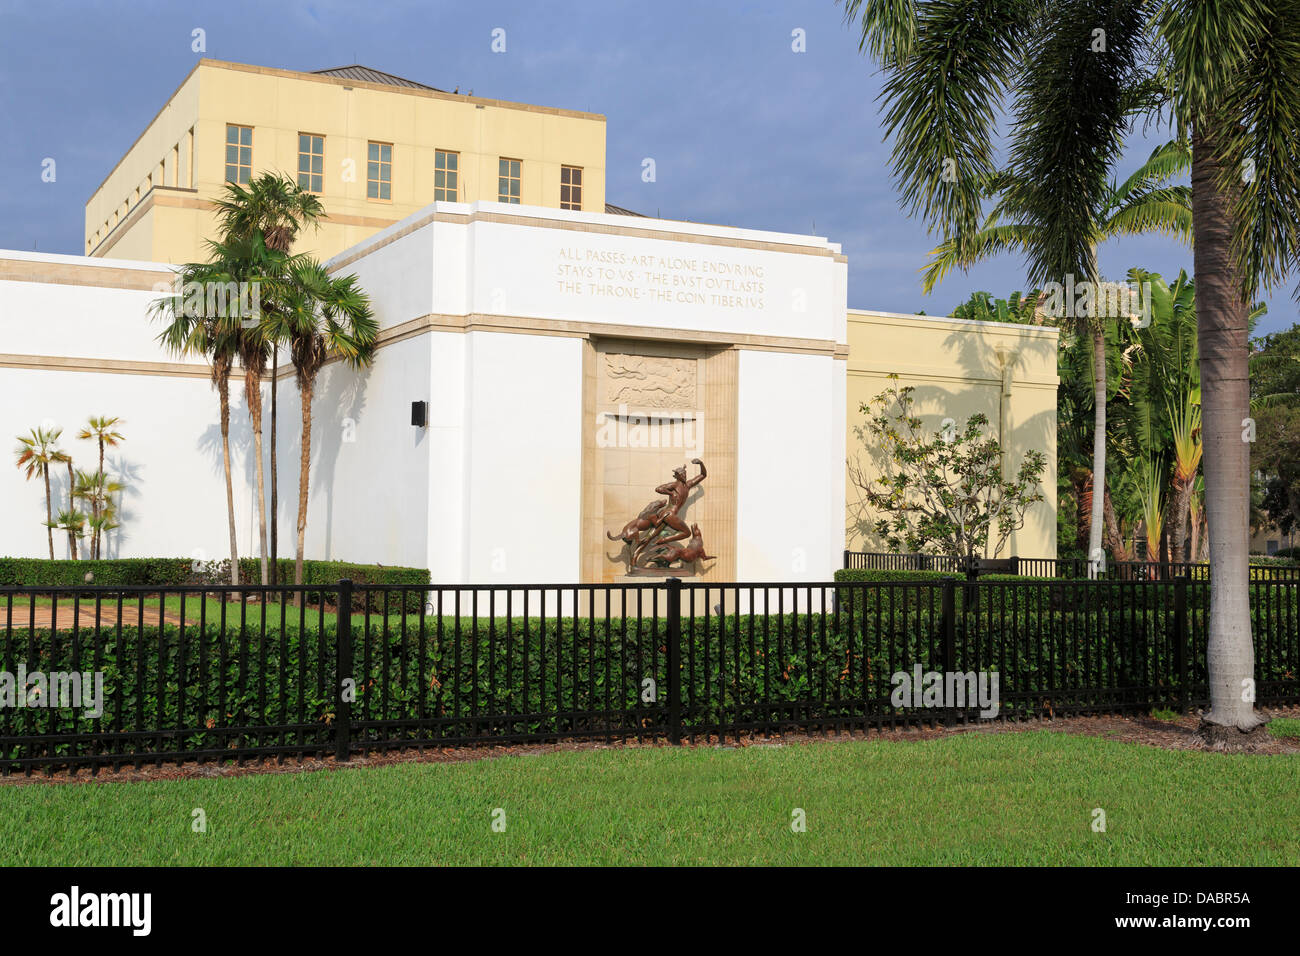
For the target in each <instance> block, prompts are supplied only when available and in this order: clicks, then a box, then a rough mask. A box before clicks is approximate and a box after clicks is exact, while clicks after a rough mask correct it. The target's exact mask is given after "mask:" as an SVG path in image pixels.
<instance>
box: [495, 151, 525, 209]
mask: <svg viewBox="0 0 1300 956" xmlns="http://www.w3.org/2000/svg"><path fill="white" fill-rule="evenodd" d="M522 165H523V163H522V162H521V161H520V160H517V159H502V160H499V161H498V162H497V202H512V203H518V202H519V167H520V166H522Z"/></svg>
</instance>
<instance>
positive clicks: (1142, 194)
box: [922, 140, 1192, 571]
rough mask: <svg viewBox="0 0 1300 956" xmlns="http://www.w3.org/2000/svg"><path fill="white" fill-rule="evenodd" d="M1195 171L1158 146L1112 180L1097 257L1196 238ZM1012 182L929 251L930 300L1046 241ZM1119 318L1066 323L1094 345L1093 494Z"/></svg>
mask: <svg viewBox="0 0 1300 956" xmlns="http://www.w3.org/2000/svg"><path fill="white" fill-rule="evenodd" d="M1190 167H1191V149H1190V147H1189V146H1188V144H1187V143H1186V142H1183V141H1179V140H1173V141H1171V142H1168V143H1165V144H1164V145H1162V146H1159V147H1157V148H1156V149H1155V150H1154V151H1153V152H1152V153H1151V155H1150V156H1149V157H1148V158H1147V161H1146V162H1145V163H1143V164H1142V165H1141V166H1140V167H1139V168H1138V169H1137V170H1135V171H1134V172H1133V173H1132V174H1131V175H1130V176H1128V177H1127V178H1126V179H1125V180H1124V181H1123V182H1118V181H1117V180H1115V179H1114V178H1112V179H1111V180H1110V182H1109V183H1107V184H1106V186H1105V188H1104V189H1102V190H1101V192H1100V193H1099V195H1098V197H1097V206H1096V210H1095V214H1094V215H1093V216H1092V221H1091V222H1090V223H1089V228H1090V229H1091V233H1092V238H1091V245H1092V252H1091V255H1092V257H1093V259H1094V260H1095V257H1096V250H1097V247H1098V246H1100V245H1101V244H1102V243H1104V242H1106V241H1108V240H1110V239H1115V238H1118V237H1120V236H1131V235H1139V234H1142V233H1151V232H1155V233H1163V234H1167V235H1172V236H1176V237H1177V238H1179V239H1182V240H1183V241H1190V240H1191V234H1192V209H1191V189H1190V188H1189V187H1187V186H1182V185H1170V184H1169V181H1170V180H1172V179H1175V178H1177V177H1179V176H1181V175H1183V174H1185V173H1186V172H1187V170H1188V169H1189V168H1190ZM1014 178H1015V173H1014V172H1013V171H1011V170H1003V171H1001V172H1000V173H998V174H996V175H995V176H993V177H991V178H990V180H989V183H988V185H987V189H988V190H989V191H992V190H996V189H1000V190H1002V193H1001V196H1002V198H1001V200H1000V201H999V202H998V203H997V204H996V205H994V207H993V209H992V211H991V212H990V213H989V214H988V217H987V218H986V219H985V220H984V223H983V225H982V226H981V228H980V229H979V231H978V232H977V233H976V234H975V235H974V236H971V237H966V236H956V235H954V236H949V237H948V238H947V239H945V240H944V241H943V242H942V243H940V244H939V246H938V247H936V248H935V249H934V250H932V251H931V253H930V264H929V265H928V266H927V267H926V269H925V275H924V278H923V280H922V289H923V291H924V292H925V293H926V294H927V295H928V294H929V293H930V292H931V291H932V290H933V288H934V287H935V285H936V284H937V283H939V282H940V281H942V279H943V277H944V276H945V275H946V274H947V273H948V272H949V271H950V270H952V269H954V268H960V269H963V270H965V269H968V268H970V267H971V266H972V265H974V264H975V263H976V262H978V261H980V260H983V259H987V258H990V257H992V256H994V255H998V254H1000V253H1005V252H1016V253H1021V254H1025V253H1027V252H1029V251H1030V250H1032V249H1033V248H1035V246H1036V245H1037V244H1038V243H1040V242H1041V241H1042V233H1043V232H1044V231H1045V230H1046V229H1047V228H1048V224H1047V222H1046V221H1044V220H1040V219H1039V218H1037V217H1038V216H1039V215H1041V214H1042V213H1043V212H1045V210H1041V209H1038V208H1036V207H1035V206H1033V205H1031V206H1029V207H1027V208H1025V209H1023V210H1020V211H1019V214H1014V211H1013V209H1012V208H1011V207H1012V202H1011V197H1012V196H1014V195H1017V193H1016V192H1015V191H1014V190H1013V189H1012V185H1013V181H1014ZM1008 216H1012V218H1013V221H1011V222H1006V221H1004V219H1006V218H1007V217H1008ZM1115 318H1117V317H1115V316H1086V317H1077V318H1067V319H1066V323H1065V324H1067V325H1070V326H1072V327H1073V328H1074V329H1075V331H1076V332H1077V333H1078V334H1079V335H1080V337H1081V338H1082V337H1085V336H1086V338H1087V340H1089V341H1090V343H1091V346H1092V367H1091V373H1092V380H1093V442H1092V474H1091V476H1090V481H1089V484H1090V487H1091V489H1092V490H1093V491H1094V492H1096V491H1097V489H1103V490H1104V489H1105V487H1106V401H1107V384H1106V379H1107V376H1106V365H1107V360H1106V351H1107V342H1106V339H1107V336H1106V328H1105V326H1106V323H1107V320H1112V321H1113V320H1114V319H1115ZM1090 503H1091V514H1090V516H1089V531H1088V553H1089V555H1095V554H1097V553H1099V550H1100V549H1101V546H1102V535H1103V520H1104V507H1103V504H1104V495H1103V494H1101V493H1094V494H1091V495H1090ZM1115 557H1116V558H1118V557H1119V556H1118V555H1116V556H1115ZM1090 570H1092V571H1095V568H1093V566H1091V565H1090Z"/></svg>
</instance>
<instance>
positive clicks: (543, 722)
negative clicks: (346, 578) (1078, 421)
mask: <svg viewBox="0 0 1300 956" xmlns="http://www.w3.org/2000/svg"><path fill="white" fill-rule="evenodd" d="M1066 587H1067V588H1069V587H1070V586H1069V585H1066ZM1190 587H1191V586H1190V585H1189V589H1190ZM845 590H846V591H848V590H853V591H854V592H856V597H855V598H854V599H852V600H851V601H850V602H849V603H848V605H847V606H846V605H845V604H843V603H842V604H841V606H840V607H839V609H838V612H830V613H826V614H816V613H815V614H811V615H810V614H785V615H777V614H772V615H769V616H763V615H739V616H736V615H730V616H725V617H718V616H710V617H709V618H708V619H705V618H701V617H696V618H685V619H683V621H682V653H681V661H682V674H681V684H682V696H683V711H682V716H683V723H684V725H685V727H686V728H687V729H688V730H690V729H692V728H700V727H707V726H710V725H714V726H716V725H718V724H722V723H727V722H728V721H738V722H745V721H756V720H757V721H762V720H766V719H772V717H773V716H774V715H776V716H778V719H789V718H790V717H791V716H794V715H798V717H797V719H801V720H802V719H807V720H830V721H834V720H839V719H844V720H848V719H861V717H862V716H863V714H864V713H865V714H881V715H883V716H884V719H886V720H888V719H890V718H891V716H892V717H899V718H903V719H935V718H936V717H937V716H938V715H937V714H935V713H934V712H926V711H920V710H915V709H913V708H911V707H905V708H902V709H901V710H894V709H893V708H891V707H890V704H889V696H890V693H891V690H892V682H891V675H892V674H893V673H894V672H895V671H898V670H902V671H904V672H909V671H911V670H912V668H913V667H914V666H916V665H918V664H919V665H921V666H922V667H923V668H924V669H927V670H929V669H935V670H942V669H944V664H943V649H942V642H941V638H940V635H939V633H938V627H937V617H936V616H935V615H933V614H932V613H931V611H930V608H929V606H928V600H927V602H926V604H927V606H926V607H924V608H921V607H916V606H912V607H907V606H905V605H901V604H900V605H898V606H896V607H894V608H892V609H883V608H882V611H883V613H881V614H880V615H879V616H877V614H876V613H875V608H874V605H873V606H872V607H871V608H870V610H869V612H868V613H864V611H865V610H867V608H864V604H873V602H872V601H871V596H870V594H869V593H867V592H864V591H861V590H858V589H845ZM907 590H908V591H909V592H911V593H916V592H917V591H921V590H924V591H929V590H933V589H930V588H924V589H907ZM982 590H984V591H985V592H986V593H987V592H989V591H993V590H998V591H1001V590H1003V589H982ZM1026 590H1031V591H1034V592H1039V593H1040V594H1042V595H1044V596H1045V595H1046V594H1047V593H1048V592H1050V591H1057V590H1059V589H1058V588H1056V587H1045V586H1042V585H1041V584H1039V585H1033V586H1031V587H1030V588H1028V589H1026ZM1072 590H1075V591H1079V590H1087V589H1080V588H1077V587H1074V588H1072ZM1144 590H1146V589H1144ZM1157 590H1158V592H1159V593H1157ZM1170 590H1172V589H1170V588H1166V587H1163V586H1162V587H1159V588H1158V589H1152V590H1151V591H1149V592H1148V593H1150V594H1151V596H1152V598H1153V600H1152V601H1151V603H1149V604H1144V605H1142V606H1139V607H1132V608H1129V607H1125V608H1116V607H1112V606H1106V605H1105V604H1102V603H1100V602H1095V601H1094V602H1092V603H1091V605H1090V606H1088V607H1086V608H1080V607H1078V606H1066V607H1059V606H1052V603H1051V602H1050V601H1047V600H1043V601H1042V604H1041V606H1026V605H1025V604H1024V603H1022V604H1021V605H1020V606H1019V607H1018V608H1017V609H1016V610H1015V611H1014V612H1013V611H1011V610H1009V609H1008V608H1005V607H997V608H985V609H976V608H975V607H973V606H972V607H969V608H967V607H964V606H962V604H961V603H960V602H961V601H962V597H961V594H962V591H963V589H962V588H960V587H959V588H957V595H958V598H957V600H958V602H959V605H958V611H959V621H958V628H959V629H958V637H957V642H956V648H955V650H956V660H955V661H954V664H955V666H956V669H957V670H960V671H967V670H983V669H986V668H992V669H995V670H997V671H999V672H1000V674H1001V694H1002V711H1001V713H1002V716H1006V717H1016V716H1032V715H1040V714H1043V713H1057V712H1067V713H1068V712H1070V711H1071V710H1079V709H1083V710H1089V709H1099V710H1108V709H1111V708H1113V707H1114V706H1117V705H1118V706H1125V707H1128V708H1135V707H1136V708H1142V707H1144V706H1162V705H1169V704H1171V703H1172V702H1173V701H1174V700H1175V699H1176V697H1177V696H1178V695H1177V693H1176V688H1175V683H1176V679H1177V669H1176V665H1175V656H1174V649H1173V635H1174V631H1173V628H1174V624H1173V617H1172V615H1171V614H1169V613H1168V605H1167V604H1166V603H1165V600H1163V599H1167V598H1168V593H1167V592H1168V591H1170ZM1288 595H1289V596H1290V603H1289V606H1288V607H1286V608H1284V609H1282V614H1281V618H1282V619H1283V620H1295V619H1296V617H1295V615H1296V612H1297V610H1298V609H1297V607H1296V603H1295V595H1294V592H1293V590H1288ZM864 599H865V600H864ZM1035 603H1037V602H1035ZM1189 607H1198V606H1197V605H1196V604H1195V603H1193V601H1192V600H1190V599H1189ZM1198 613H1203V608H1198ZM421 624H423V627H421V626H420V625H421ZM353 636H354V642H355V643H354V652H353V671H352V674H353V675H354V676H355V678H356V682H357V683H356V692H357V700H356V703H355V705H354V707H353V720H354V721H356V722H358V724H359V726H357V727H356V730H355V733H354V738H355V739H357V740H367V739H368V740H370V741H375V742H378V741H382V740H391V739H393V738H394V737H396V738H401V739H411V740H415V739H423V740H426V741H428V740H436V739H437V737H438V736H442V737H444V738H462V739H468V738H473V737H476V736H484V735H488V736H490V735H492V734H520V733H523V734H558V735H561V736H567V735H573V734H582V733H584V732H585V733H595V734H600V733H602V732H603V730H604V729H605V727H606V724H605V723H604V720H605V718H606V717H608V718H609V719H611V720H612V721H613V722H614V724H615V725H616V726H617V725H620V724H621V725H622V726H623V729H625V730H629V731H632V732H635V730H636V729H638V728H648V727H651V726H654V725H662V722H663V720H664V703H663V702H662V701H660V702H659V703H657V704H650V705H647V704H645V703H644V702H643V700H642V698H641V694H642V692H643V690H644V685H643V684H642V681H643V679H644V678H645V677H647V676H650V677H653V678H654V679H655V681H656V682H657V683H658V685H659V686H660V687H661V688H662V687H663V686H664V685H665V682H666V680H667V673H666V663H667V653H666V646H665V638H666V631H665V623H664V622H663V621H655V620H654V619H650V618H646V619H627V620H620V619H611V620H610V621H608V622H607V621H604V620H601V619H598V618H589V619H579V620H578V621H574V620H573V619H572V618H569V617H564V618H555V617H548V618H547V619H545V620H540V619H538V618H529V619H524V618H518V617H516V618H510V619H501V618H497V619H495V620H492V621H488V620H486V619H478V620H477V621H476V620H475V619H474V618H464V617H462V618H459V619H457V618H452V617H441V618H439V617H427V618H423V619H422V621H411V620H409V619H406V620H404V619H401V618H397V619H391V618H390V619H388V620H386V621H385V620H384V619H382V618H381V619H380V620H373V619H372V620H370V621H369V622H368V625H367V623H366V622H364V621H361V620H358V619H356V618H355V617H354V619H353ZM1190 644H1191V647H1190V650H1191V653H1190V659H1189V661H1188V670H1189V677H1190V680H1191V685H1192V686H1191V688H1189V690H1191V693H1192V696H1193V698H1200V697H1202V696H1203V694H1204V693H1205V691H1204V681H1205V673H1206V662H1205V645H1204V632H1203V630H1201V629H1200V628H1193V635H1192V638H1191V641H1190ZM1297 650H1300V648H1298V646H1297V642H1296V637H1295V634H1294V632H1293V631H1284V630H1281V629H1279V630H1278V631H1275V632H1274V634H1273V635H1272V636H1271V637H1269V638H1267V639H1261V641H1260V647H1259V659H1258V662H1257V673H1258V676H1259V678H1260V679H1261V681H1263V682H1264V683H1263V684H1262V685H1261V700H1266V699H1267V698H1269V697H1270V696H1276V695H1277V694H1282V695H1284V696H1289V697H1291V696H1294V695H1295V693H1296V690H1295V687H1296V684H1295V677H1294V673H1293V671H1292V669H1291V666H1290V665H1289V664H1288V661H1290V660H1293V659H1294V656H1295V654H1296V653H1297ZM223 655H224V661H223ZM20 662H22V663H25V665H26V667H27V669H28V670H29V671H31V670H36V669H38V668H39V669H43V670H46V671H52V670H73V669H76V670H81V671H87V670H98V671H102V672H103V673H104V675H105V681H104V683H105V694H106V698H107V699H106V700H105V704H106V708H105V713H104V715H103V717H102V718H101V719H100V720H97V721H87V720H85V719H84V718H81V717H79V716H78V715H77V714H76V713H75V712H73V711H70V710H67V711H57V712H50V711H41V710H34V709H25V708H18V709H6V710H0V737H4V736H7V735H11V734H13V735H28V734H36V735H43V734H52V733H53V734H58V733H67V732H80V733H83V734H90V735H94V734H96V733H100V732H107V733H109V734H111V733H112V732H114V731H117V730H119V729H120V730H121V731H124V732H126V733H132V732H136V733H140V734H143V735H144V736H143V738H138V740H139V744H138V745H139V746H140V747H141V750H142V751H143V752H148V751H149V750H150V749H151V748H152V747H154V746H155V745H154V744H153V741H154V740H158V741H159V743H158V744H157V746H158V747H159V748H160V749H163V750H166V749H168V748H169V747H171V746H176V747H179V748H181V749H184V750H187V751H189V752H194V751H199V750H203V751H209V752H214V751H215V752H225V751H230V750H233V749H237V748H255V747H266V746H274V745H276V744H277V743H283V742H285V740H286V738H287V740H288V741H289V742H292V741H293V739H294V738H295V737H297V736H298V735H299V734H300V733H301V734H302V735H303V737H304V738H305V739H306V740H307V741H326V740H328V739H329V737H330V734H331V729H330V723H331V721H332V720H333V717H334V713H333V709H334V704H333V689H334V688H335V687H336V686H337V684H336V680H337V675H336V673H335V629H334V626H333V625H332V624H330V625H327V626H326V627H325V629H324V630H323V631H317V630H315V629H310V628H309V629H307V630H302V631H300V630H298V629H297V628H296V627H293V626H289V627H287V628H285V630H283V631H281V630H280V629H279V628H274V627H268V628H267V630H266V632H265V634H263V633H262V632H261V629H260V628H257V627H253V626H250V627H249V628H248V630H247V631H246V632H245V633H243V634H241V633H240V632H239V629H238V628H237V627H229V628H227V630H226V631H225V633H224V634H223V633H222V632H221V631H220V628H219V627H217V626H215V625H213V624H211V623H209V625H208V626H207V628H206V629H204V630H203V631H200V629H199V628H198V627H197V626H195V625H190V626H187V627H186V628H185V629H184V631H182V630H181V629H180V628H178V627H175V626H173V625H164V626H163V627H162V628H161V629H160V628H158V627H155V626H146V627H145V628H143V630H140V629H137V628H136V627H132V626H124V627H122V628H121V630H120V632H119V631H118V630H117V629H116V628H112V627H106V628H104V629H102V630H101V631H100V632H99V633H98V634H91V633H90V632H89V631H82V632H81V634H80V636H79V637H76V638H74V636H73V635H72V634H71V633H70V632H67V631H63V632H59V633H57V634H52V633H51V632H50V631H49V630H48V629H37V630H36V631H34V632H31V631H24V632H23V633H22V634H21V635H20V636H16V637H15V640H14V642H13V646H12V647H6V644H5V642H4V641H3V640H0V663H2V664H3V668H2V669H7V670H9V671H14V670H16V669H17V666H18V664H19V663H20ZM182 685H183V687H184V696H183V697H182V694H181V689H182ZM52 714H55V715H57V716H52ZM300 717H301V724H298V721H299V719H300ZM421 718H423V719H426V720H429V719H432V720H434V721H438V722H439V723H440V726H439V727H438V729H436V730H432V732H425V733H423V734H421V733H420V732H418V731H415V730H414V729H410V728H399V727H396V726H393V725H391V724H390V725H383V724H381V723H379V722H385V721H411V720H417V719H421ZM277 725H278V726H277ZM285 725H288V726H285ZM160 728H161V729H164V730H166V731H169V732H177V733H176V735H175V736H169V737H167V738H166V739H164V738H163V737H162V736H161V735H158V733H157V731H158V730H159V729H160ZM132 746H134V744H132V742H130V741H124V742H113V741H111V740H90V739H85V740H82V741H80V742H79V743H77V744H75V745H70V744H69V743H66V742H61V741H60V742H54V741H49V742H44V741H42V742H35V741H27V742H23V743H18V742H13V743H11V744H10V745H9V746H8V748H7V749H6V748H0V764H3V763H4V761H5V759H6V758H9V759H12V758H15V757H21V756H23V755H24V754H25V753H26V754H30V753H31V752H32V751H31V750H30V749H28V748H32V747H35V748H38V749H42V750H44V749H45V748H50V749H51V750H52V751H53V752H57V753H59V754H65V755H66V754H69V753H70V752H71V750H72V749H73V747H75V748H76V749H77V750H78V751H79V752H80V753H81V754H83V755H84V754H86V753H88V752H91V753H101V754H107V753H119V754H121V753H130V752H131V748H132Z"/></svg>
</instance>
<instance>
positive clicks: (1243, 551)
mask: <svg viewBox="0 0 1300 956" xmlns="http://www.w3.org/2000/svg"><path fill="white" fill-rule="evenodd" d="M1215 151H1216V143H1215V138H1214V130H1213V128H1207V127H1206V125H1205V124H1204V123H1198V124H1197V126H1196V129H1195V131H1194V132H1193V135H1192V223H1193V233H1194V236H1193V256H1194V260H1193V262H1194V265H1195V270H1196V324H1197V339H1198V345H1199V351H1200V368H1201V399H1202V405H1201V412H1202V414H1201V425H1202V432H1201V434H1202V441H1203V446H1204V449H1205V454H1204V458H1203V463H1204V468H1205V513H1206V517H1207V519H1208V528H1209V532H1208V533H1209V539H1210V542H1209V543H1210V622H1209V647H1208V651H1207V654H1206V665H1207V668H1208V671H1209V685H1210V687H1209V689H1210V710H1209V712H1208V713H1207V714H1205V716H1204V718H1203V720H1202V723H1201V728H1200V733H1201V735H1202V737H1203V739H1205V740H1206V741H1207V742H1208V743H1210V744H1211V745H1216V746H1222V745H1224V744H1225V742H1227V740H1226V738H1231V737H1232V734H1230V733H1225V732H1226V731H1230V729H1231V728H1236V729H1237V730H1239V731H1249V730H1252V729H1254V728H1256V727H1258V726H1259V725H1260V724H1262V723H1263V721H1262V720H1261V719H1260V718H1259V716H1258V715H1257V714H1256V712H1255V704H1254V694H1253V693H1250V694H1248V693H1246V688H1248V687H1249V688H1253V681H1254V677H1255V647H1254V644H1253V642H1252V640H1251V631H1250V595H1249V574H1250V570H1249V564H1248V562H1249V557H1248V552H1249V530H1248V529H1249V525H1250V445H1249V444H1248V442H1247V441H1246V435H1245V434H1244V432H1243V430H1244V429H1245V428H1246V427H1247V425H1246V423H1245V419H1246V418H1247V417H1248V416H1249V414H1250V385H1249V379H1248V375H1247V363H1246V355H1247V346H1248V341H1247V337H1248V333H1247V316H1248V315H1249V312H1250V306H1249V303H1248V302H1247V301H1246V299H1245V296H1244V295H1243V294H1242V292H1243V283H1242V276H1241V273H1240V271H1239V270H1238V267H1237V260H1236V257H1235V255H1234V253H1233V249H1232V236H1233V225H1234V223H1233V216H1232V211H1231V204H1232V202H1233V199H1234V198H1235V197H1233V196H1232V195H1231V194H1230V192H1229V191H1227V190H1224V189H1222V188H1221V184H1220V182H1219V176H1220V166H1219V163H1218V159H1217V157H1216V156H1215V155H1214V154H1215Z"/></svg>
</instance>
